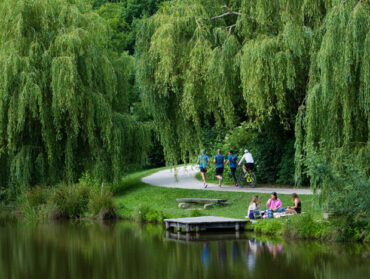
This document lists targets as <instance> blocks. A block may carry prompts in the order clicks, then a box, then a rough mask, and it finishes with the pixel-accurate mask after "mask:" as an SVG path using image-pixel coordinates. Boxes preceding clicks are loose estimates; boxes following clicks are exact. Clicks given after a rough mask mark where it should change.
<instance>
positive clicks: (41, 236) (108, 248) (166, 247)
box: [0, 221, 370, 279]
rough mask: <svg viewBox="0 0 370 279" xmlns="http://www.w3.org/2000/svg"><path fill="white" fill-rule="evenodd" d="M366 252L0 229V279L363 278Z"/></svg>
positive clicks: (243, 240)
mask: <svg viewBox="0 0 370 279" xmlns="http://www.w3.org/2000/svg"><path fill="white" fill-rule="evenodd" d="M369 251H370V250H369V246H366V245H363V244H358V243H351V244H349V243H346V244H343V243H330V244H328V243H322V242H314V241H286V240H282V239H271V238H266V237H261V236H256V235H253V234H248V233H239V234H236V233H230V232H229V233H221V234H220V233H207V234H204V233H201V234H198V235H196V234H191V235H185V234H183V235H177V234H168V233H167V234H166V231H165V230H164V228H163V226H162V225H152V224H147V225H140V224H138V223H133V222H127V221H122V222H112V223H99V222H63V223H53V224H50V223H48V224H43V225H37V226H32V225H24V224H23V225H22V224H19V223H13V222H5V223H4V222H2V223H0V278H2V279H7V278H12V279H18V278H27V279H33V278H89V279H91V278H130V279H136V278H137V279H139V278H140V279H143V278H153V279H166V278H171V279H173V278H185V279H187V278H189V279H190V278H191V279H196V278H212V279H217V278H222V279H232V278H271V277H273V278H300V279H302V278H356V279H359V278H370V252H369Z"/></svg>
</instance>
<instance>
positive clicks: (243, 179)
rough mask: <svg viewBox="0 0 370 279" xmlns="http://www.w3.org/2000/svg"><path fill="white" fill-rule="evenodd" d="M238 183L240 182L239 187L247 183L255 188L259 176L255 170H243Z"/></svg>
mask: <svg viewBox="0 0 370 279" xmlns="http://www.w3.org/2000/svg"><path fill="white" fill-rule="evenodd" d="M238 184H239V187H243V186H245V185H248V186H250V187H251V188H254V187H256V185H257V177H256V175H255V174H254V172H252V173H249V172H247V173H244V172H243V171H241V172H240V173H239V176H238Z"/></svg>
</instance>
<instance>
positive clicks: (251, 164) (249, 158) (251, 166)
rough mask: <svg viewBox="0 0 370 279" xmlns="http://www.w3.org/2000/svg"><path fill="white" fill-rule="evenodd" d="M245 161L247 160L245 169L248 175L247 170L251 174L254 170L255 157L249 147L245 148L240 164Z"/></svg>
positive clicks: (244, 165)
mask: <svg viewBox="0 0 370 279" xmlns="http://www.w3.org/2000/svg"><path fill="white" fill-rule="evenodd" d="M243 162H245V163H244V164H243V171H244V173H245V174H246V176H247V171H248V173H249V174H251V173H252V171H253V170H254V159H253V156H252V154H251V153H250V152H249V151H248V149H246V150H244V155H243V157H242V158H241V159H240V161H239V164H238V165H239V166H240V165H241V164H242V163H243Z"/></svg>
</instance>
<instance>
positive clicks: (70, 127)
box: [0, 0, 148, 194]
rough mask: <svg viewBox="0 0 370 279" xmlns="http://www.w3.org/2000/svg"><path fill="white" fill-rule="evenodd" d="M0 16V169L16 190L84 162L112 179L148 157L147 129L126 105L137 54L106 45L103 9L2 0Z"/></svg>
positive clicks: (70, 173)
mask: <svg viewBox="0 0 370 279" xmlns="http://www.w3.org/2000/svg"><path fill="white" fill-rule="evenodd" d="M0 18H1V19H0V169H1V170H0V172H1V180H2V183H3V185H8V187H10V189H11V191H10V193H13V194H14V192H16V191H19V190H20V189H21V187H20V186H22V185H23V186H24V185H29V184H35V183H55V182H57V181H60V180H67V181H73V180H75V179H76V178H78V177H79V175H81V172H82V171H86V170H88V171H90V172H91V173H92V174H93V175H94V176H96V177H99V178H100V179H109V180H111V179H114V178H118V177H119V175H120V173H121V171H122V168H123V167H124V164H125V163H127V162H130V161H140V160H141V159H143V156H144V155H145V150H146V148H147V146H148V135H147V132H146V131H147V129H146V128H145V126H144V125H143V124H141V123H138V122H136V121H134V120H133V119H132V118H131V116H130V115H129V114H128V112H129V111H128V106H127V103H128V102H127V99H128V92H127V90H126V89H127V78H126V75H127V74H126V71H127V68H128V67H129V65H130V64H131V63H132V61H131V62H130V58H129V57H127V56H126V55H122V56H118V55H114V54H112V53H108V51H107V49H106V47H105V46H106V42H107V40H108V32H107V26H106V24H105V22H104V21H103V20H102V19H101V18H100V17H99V16H98V15H97V14H95V13H93V12H91V11H90V8H89V7H88V6H86V5H85V4H84V3H83V2H82V1H78V0H69V1H65V0H53V1H51V0H17V1H13V0H3V1H1V4H0ZM138 142H140V144H138Z"/></svg>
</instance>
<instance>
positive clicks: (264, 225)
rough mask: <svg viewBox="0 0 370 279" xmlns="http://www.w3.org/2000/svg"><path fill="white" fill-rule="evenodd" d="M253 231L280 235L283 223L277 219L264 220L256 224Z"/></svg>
mask: <svg viewBox="0 0 370 279" xmlns="http://www.w3.org/2000/svg"><path fill="white" fill-rule="evenodd" d="M253 228H254V231H255V232H257V233H263V234H271V235H281V234H282V230H283V223H282V222H281V220H279V219H266V220H262V221H259V222H257V223H256V224H255V225H254V226H253Z"/></svg>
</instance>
